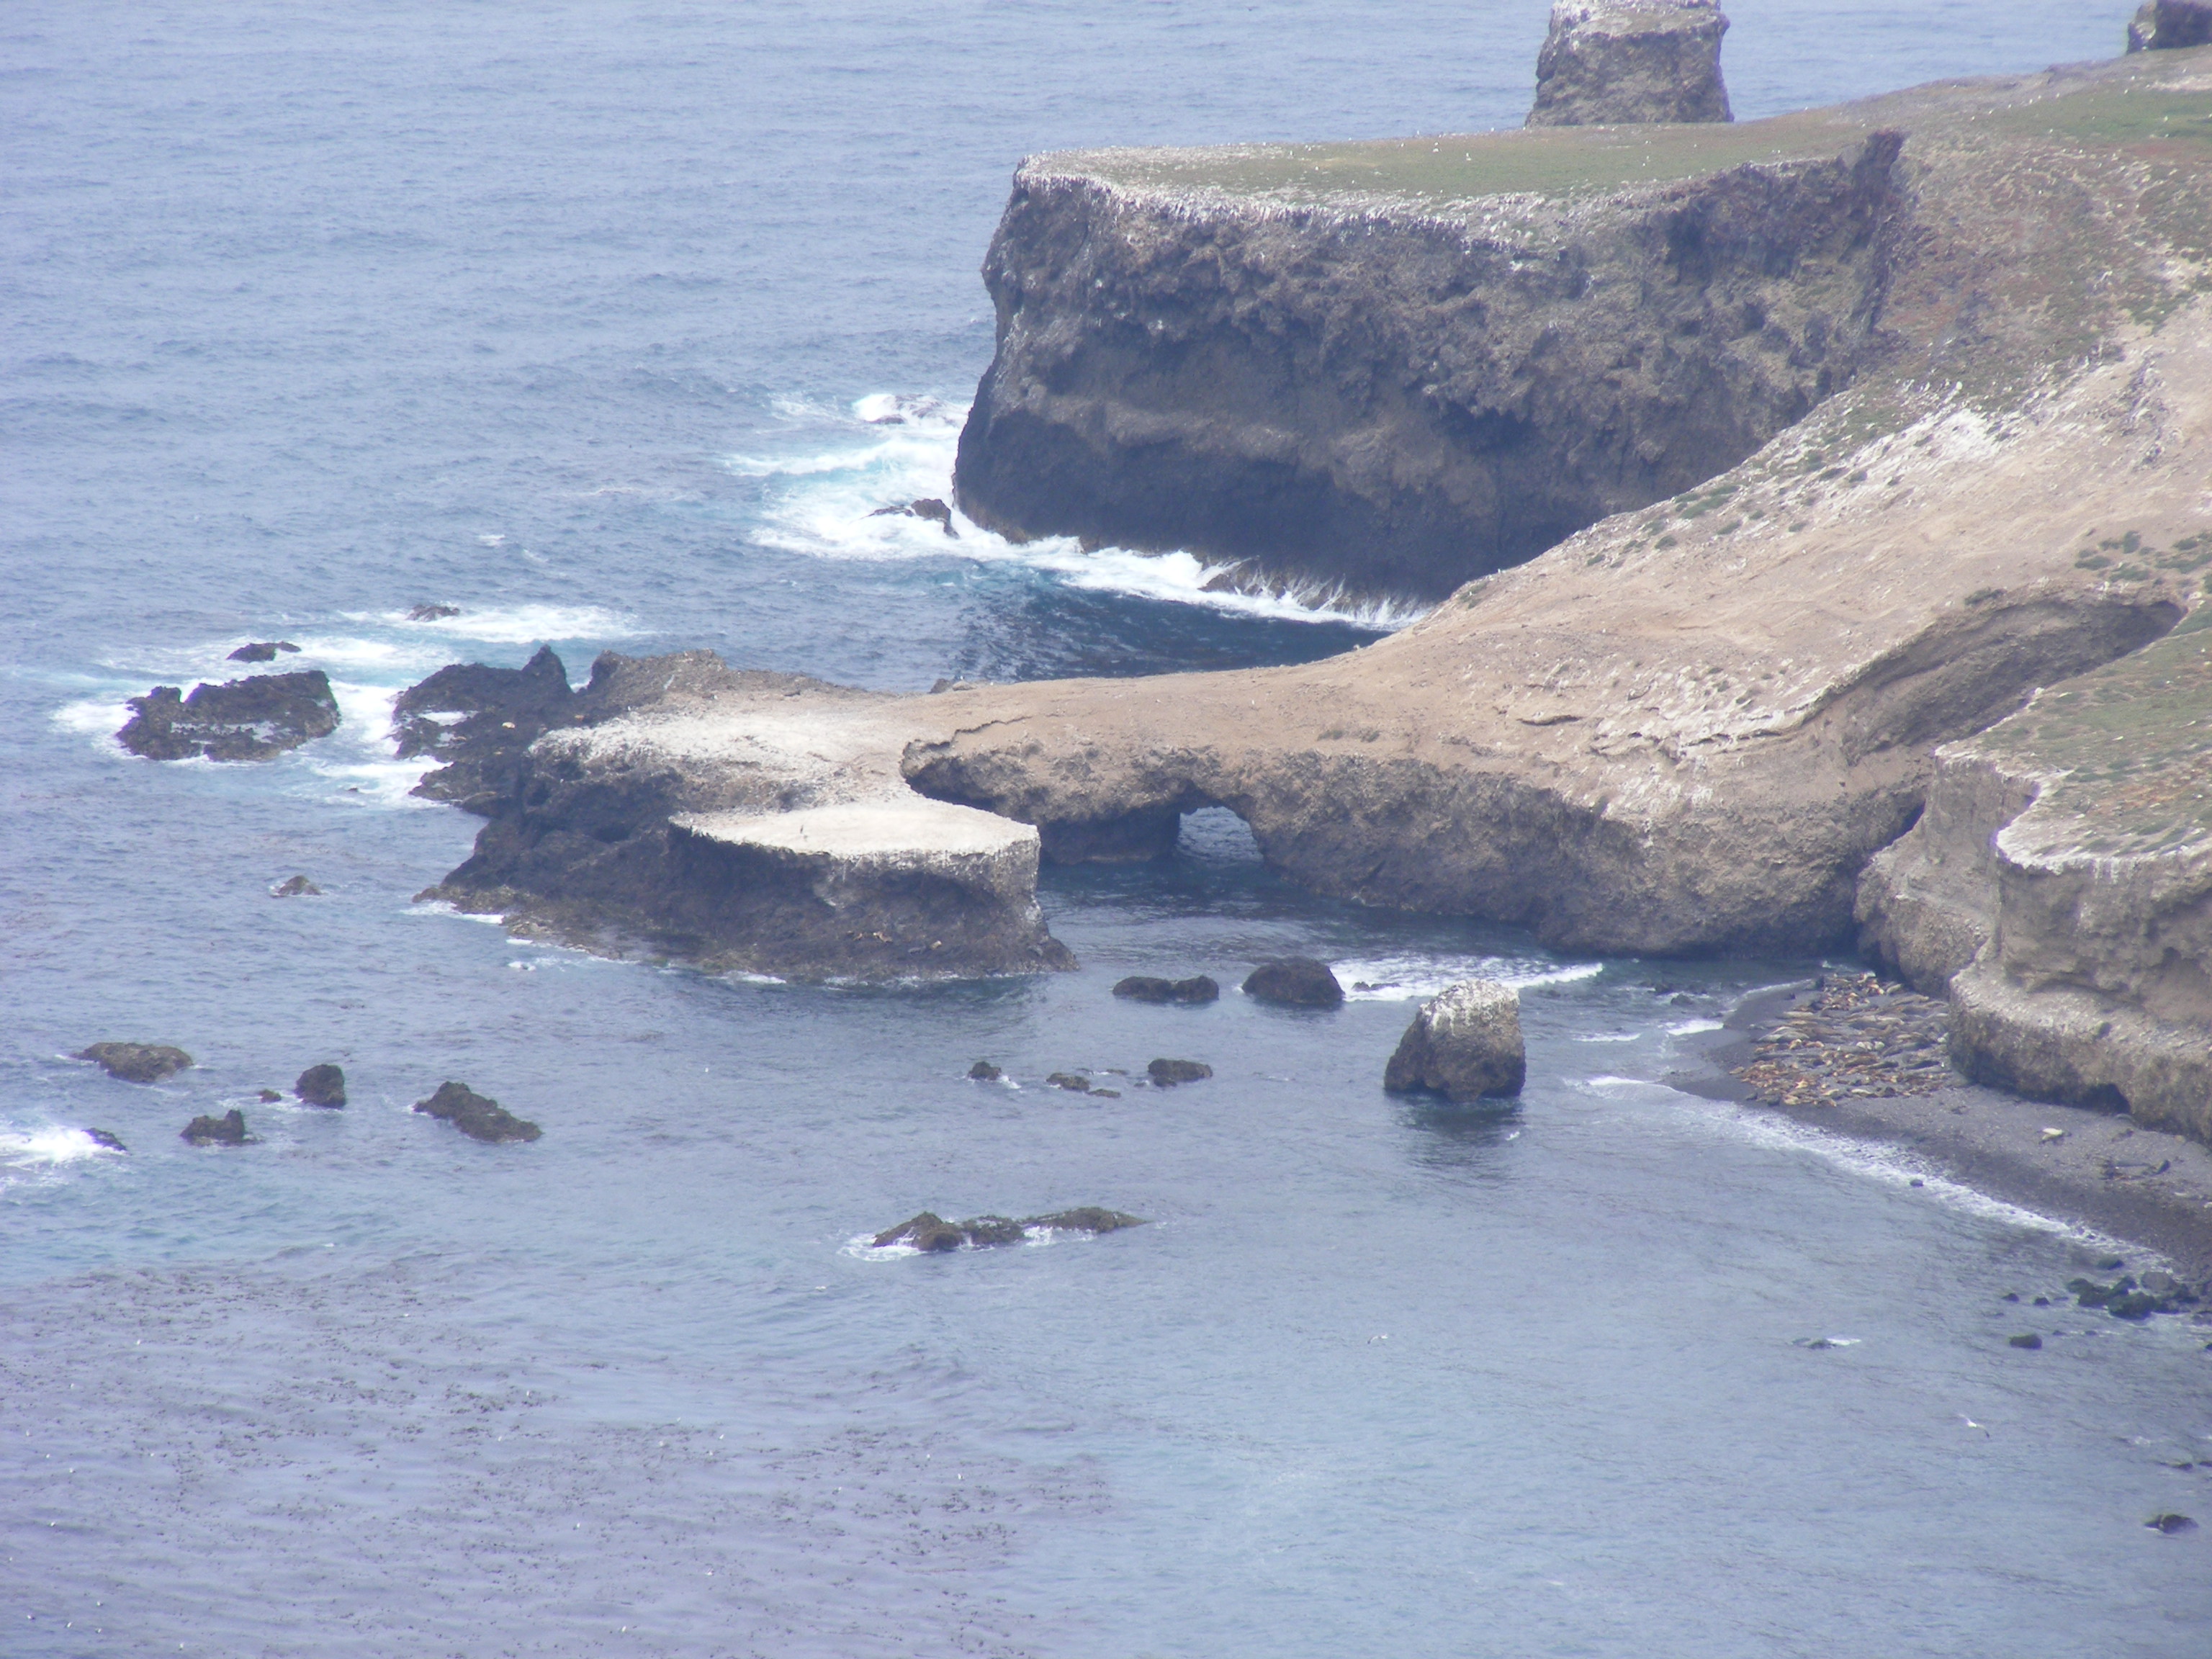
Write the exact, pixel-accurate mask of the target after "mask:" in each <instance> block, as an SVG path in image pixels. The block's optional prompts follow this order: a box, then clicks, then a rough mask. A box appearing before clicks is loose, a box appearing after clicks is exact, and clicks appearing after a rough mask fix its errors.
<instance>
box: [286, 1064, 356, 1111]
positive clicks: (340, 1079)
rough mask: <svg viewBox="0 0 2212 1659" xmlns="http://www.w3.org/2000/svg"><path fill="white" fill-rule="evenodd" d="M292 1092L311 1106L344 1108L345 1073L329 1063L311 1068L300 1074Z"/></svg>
mask: <svg viewBox="0 0 2212 1659" xmlns="http://www.w3.org/2000/svg"><path fill="white" fill-rule="evenodd" d="M292 1092H293V1093H294V1094H295V1095H297V1096H299V1097H300V1098H301V1100H302V1101H303V1102H305V1103H307V1105H310V1106H343V1105H344V1104H345V1103H346V1092H345V1073H343V1071H341V1070H339V1069H338V1068H337V1066H333V1065H331V1064H330V1063H329V1062H328V1061H325V1062H324V1063H323V1064H322V1065H320V1066H309V1067H307V1070H306V1071H304V1072H302V1073H300V1080H299V1081H298V1082H297V1083H295V1084H294V1085H292Z"/></svg>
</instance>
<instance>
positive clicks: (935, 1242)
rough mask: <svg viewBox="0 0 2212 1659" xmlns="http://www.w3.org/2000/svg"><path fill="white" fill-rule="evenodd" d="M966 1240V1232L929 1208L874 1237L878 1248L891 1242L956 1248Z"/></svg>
mask: <svg viewBox="0 0 2212 1659" xmlns="http://www.w3.org/2000/svg"><path fill="white" fill-rule="evenodd" d="M967 1242H968V1235H967V1234H965V1233H963V1232H962V1231H960V1229H959V1228H957V1227H956V1226H954V1225H952V1224H951V1222H949V1221H947V1220H946V1219H945V1218H944V1217H943V1216H941V1215H939V1214H937V1213H936V1212H933V1211H930V1210H924V1211H923V1212H921V1214H920V1215H918V1216H915V1218H913V1219H912V1220H910V1221H902V1222H900V1223H899V1225H897V1226H896V1227H887V1228H885V1229H884V1231H882V1232H879V1233H878V1234H877V1235H876V1237H875V1245H876V1248H877V1249H879V1250H880V1249H884V1247H885V1246H887V1245H891V1244H911V1245H913V1246H914V1248H915V1249H917V1250H957V1249H959V1248H960V1247H961V1246H962V1245H963V1244H964V1243H967Z"/></svg>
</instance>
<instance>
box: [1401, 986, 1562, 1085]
mask: <svg viewBox="0 0 2212 1659" xmlns="http://www.w3.org/2000/svg"><path fill="white" fill-rule="evenodd" d="M1527 1077H1528V1055H1527V1052H1526V1051H1525V1050H1524V1049H1523V1048H1522V1043H1521V994H1520V993H1519V992H1518V991H1516V990H1515V989H1514V988H1513V987H1511V986H1510V985H1500V984H1499V983H1498V981H1495V980H1488V979H1468V980H1462V981H1460V982H1459V983H1458V984H1456V985H1455V986H1453V987H1451V988H1450V989H1449V990H1447V991H1446V992H1444V994H1443V995H1442V996H1439V997H1437V998H1436V999H1435V1000H1433V1001H1431V1002H1430V1003H1428V1004H1427V1005H1426V1006H1424V1007H1423V1008H1422V1010H1421V1012H1419V1013H1418V1014H1416V1015H1414V1016H1413V1024H1411V1025H1408V1026H1407V1028H1406V1035H1405V1036H1403V1037H1401V1038H1400V1039H1399V1042H1398V1051H1397V1053H1395V1054H1392V1055H1391V1056H1390V1063H1389V1066H1387V1067H1386V1068H1385V1069H1384V1071H1383V1087H1384V1088H1385V1089H1388V1090H1389V1091H1391V1092H1392V1093H1393V1094H1412V1093H1415V1092H1418V1091H1428V1092H1430V1093H1433V1094H1440V1095H1443V1096H1446V1097H1449V1098H1450V1099H1453V1100H1480V1099H1481V1098H1483V1097H1486V1096H1498V1095H1517V1094H1519V1093H1520V1092H1521V1085H1522V1082H1523V1081H1524V1080H1525V1079H1527Z"/></svg>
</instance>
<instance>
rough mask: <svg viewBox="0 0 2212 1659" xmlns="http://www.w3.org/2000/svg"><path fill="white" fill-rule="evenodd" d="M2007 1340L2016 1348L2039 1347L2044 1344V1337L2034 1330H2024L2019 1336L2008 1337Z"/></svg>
mask: <svg viewBox="0 0 2212 1659" xmlns="http://www.w3.org/2000/svg"><path fill="white" fill-rule="evenodd" d="M2005 1340H2006V1341H2007V1342H2008V1343H2009V1344H2010V1345H2011V1346H2014V1347H2015V1348H2039V1347H2041V1346H2043V1339H2042V1338H2041V1337H2039V1336H2038V1335H2037V1334H2035V1333H2034V1332H2033V1331H2027V1332H2024V1333H2023V1334H2021V1335H2019V1336H2013V1337H2008V1338H2006V1339H2005Z"/></svg>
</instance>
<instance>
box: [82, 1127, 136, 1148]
mask: <svg viewBox="0 0 2212 1659" xmlns="http://www.w3.org/2000/svg"><path fill="white" fill-rule="evenodd" d="M84 1133H85V1138H86V1139H88V1140H90V1141H91V1142H92V1144H93V1145H94V1146H98V1147H100V1148H102V1149H103V1150H105V1151H107V1152H129V1151H130V1150H131V1149H130V1148H129V1147H128V1146H125V1145H124V1144H123V1139H122V1137H121V1136H120V1135H118V1134H117V1133H115V1131H114V1130H112V1129H87V1130H86V1131H85V1132H84Z"/></svg>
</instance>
